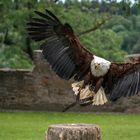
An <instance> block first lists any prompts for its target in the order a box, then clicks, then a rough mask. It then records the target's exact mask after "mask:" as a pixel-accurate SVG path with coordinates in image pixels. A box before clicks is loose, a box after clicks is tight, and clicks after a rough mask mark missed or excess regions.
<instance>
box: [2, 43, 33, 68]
mask: <svg viewBox="0 0 140 140" xmlns="http://www.w3.org/2000/svg"><path fill="white" fill-rule="evenodd" d="M3 67H4V68H18V69H20V68H26V69H29V68H32V61H31V60H30V59H29V57H28V55H27V54H26V53H24V52H23V51H22V50H21V49H20V48H19V47H16V46H3V47H2V48H1V49H0V68H3Z"/></svg>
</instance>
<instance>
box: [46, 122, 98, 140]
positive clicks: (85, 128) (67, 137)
mask: <svg viewBox="0 0 140 140" xmlns="http://www.w3.org/2000/svg"><path fill="white" fill-rule="evenodd" d="M45 137H46V139H45V140H101V130H100V127H99V126H97V125H94V124H56V125H50V126H49V128H48V131H47V132H46V136H45Z"/></svg>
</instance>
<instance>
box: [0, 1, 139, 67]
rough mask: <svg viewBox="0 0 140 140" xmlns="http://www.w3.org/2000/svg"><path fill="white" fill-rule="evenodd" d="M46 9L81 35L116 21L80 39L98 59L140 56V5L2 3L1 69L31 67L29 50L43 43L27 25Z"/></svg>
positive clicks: (95, 2)
mask: <svg viewBox="0 0 140 140" xmlns="http://www.w3.org/2000/svg"><path fill="white" fill-rule="evenodd" d="M46 7H47V8H48V9H50V10H51V11H53V13H55V14H56V15H57V16H58V17H59V18H60V19H61V21H62V22H63V23H65V22H68V23H70V24H71V26H72V27H73V29H74V31H75V33H76V34H77V35H78V34H79V33H81V32H82V31H85V30H88V29H90V28H92V27H95V26H96V25H97V24H98V23H100V22H101V21H102V20H103V19H105V18H107V17H108V15H110V16H111V17H112V19H111V20H110V21H108V22H107V24H105V25H104V26H103V27H102V28H101V29H98V30H97V31H94V32H91V33H89V34H86V35H83V36H81V37H80V40H81V42H82V44H83V45H84V46H85V47H87V48H89V49H90V50H91V51H93V52H94V53H95V54H96V55H99V56H101V57H104V58H106V59H109V60H111V61H121V60H122V59H123V57H124V55H125V54H126V53H127V52H128V53H139V52H140V51H139V50H140V49H139V47H140V46H139V42H140V38H139V34H140V10H139V7H140V2H137V3H135V4H134V5H132V6H130V2H129V1H122V2H117V1H101V2H100V1H98V0H92V1H90V0H81V1H80V2H79V1H78V0H66V1H65V3H63V2H62V1H61V0H57V2H56V3H55V0H54V1H51V0H47V1H46V0H32V1H29V0H24V1H21V0H8V1H5V0H1V1H0V9H1V10H0V17H1V18H0V54H1V56H0V67H9V68H29V67H30V66H31V64H32V63H31V60H30V58H31V56H30V55H28V54H30V53H29V52H28V50H29V48H30V50H34V49H39V43H35V42H33V41H31V40H30V39H29V38H28V36H27V32H26V22H27V21H28V20H29V19H30V18H31V17H32V16H33V15H34V12H33V11H34V10H40V11H45V10H44V9H45V8H46ZM99 28H100V27H99ZM13 46H14V47H13ZM12 50H13V51H12ZM15 50H16V51H15ZM103 50H105V51H103ZM13 52H16V56H15V54H12V53H13ZM21 52H22V53H21ZM25 52H26V53H25ZM6 53H7V54H8V55H7V56H5V55H6ZM10 53H11V54H10ZM12 57H14V58H13V59H12ZM21 58H22V59H21ZM16 63H17V64H16ZM19 64H20V65H19Z"/></svg>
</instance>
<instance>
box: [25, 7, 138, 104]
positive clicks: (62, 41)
mask: <svg viewBox="0 0 140 140" xmlns="http://www.w3.org/2000/svg"><path fill="white" fill-rule="evenodd" d="M35 13H36V14H37V18H32V19H31V21H29V22H28V23H27V31H28V34H29V36H30V37H31V38H32V39H33V40H35V41H42V40H43V41H44V42H43V43H42V45H41V48H42V53H43V55H44V58H45V59H47V61H48V62H49V64H50V65H51V67H52V69H53V70H54V71H55V73H56V74H57V75H58V76H60V77H61V78H63V79H65V80H69V79H71V78H74V79H75V80H76V81H78V82H75V83H73V84H72V88H73V91H74V92H75V94H76V95H77V96H78V97H79V100H80V104H81V105H87V104H91V103H92V104H93V105H102V104H104V103H106V102H107V98H106V94H105V93H108V94H110V96H109V99H110V100H111V101H115V100H117V99H118V98H120V97H121V96H124V97H125V96H133V95H135V94H137V93H138V92H139V91H140V71H139V70H138V69H137V66H139V65H140V59H139V60H138V61H136V62H134V63H113V62H110V61H108V60H105V59H103V58H100V57H98V56H96V55H95V54H92V53H91V52H89V51H88V50H87V49H85V48H84V47H83V46H82V44H81V43H80V41H79V39H78V37H77V36H76V35H75V33H74V31H73V29H72V27H71V26H70V25H69V24H68V23H65V24H63V23H61V21H60V20H59V19H58V18H57V17H56V16H55V15H54V14H53V13H52V12H51V11H49V10H46V13H41V12H39V11H35Z"/></svg>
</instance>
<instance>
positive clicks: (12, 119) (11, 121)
mask: <svg viewBox="0 0 140 140" xmlns="http://www.w3.org/2000/svg"><path fill="white" fill-rule="evenodd" d="M56 123H93V124H97V125H100V127H101V129H102V139H103V140H140V115H125V114H93V113H50V112H0V140H44V135H45V133H44V132H45V130H46V129H47V127H48V125H49V124H56Z"/></svg>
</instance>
